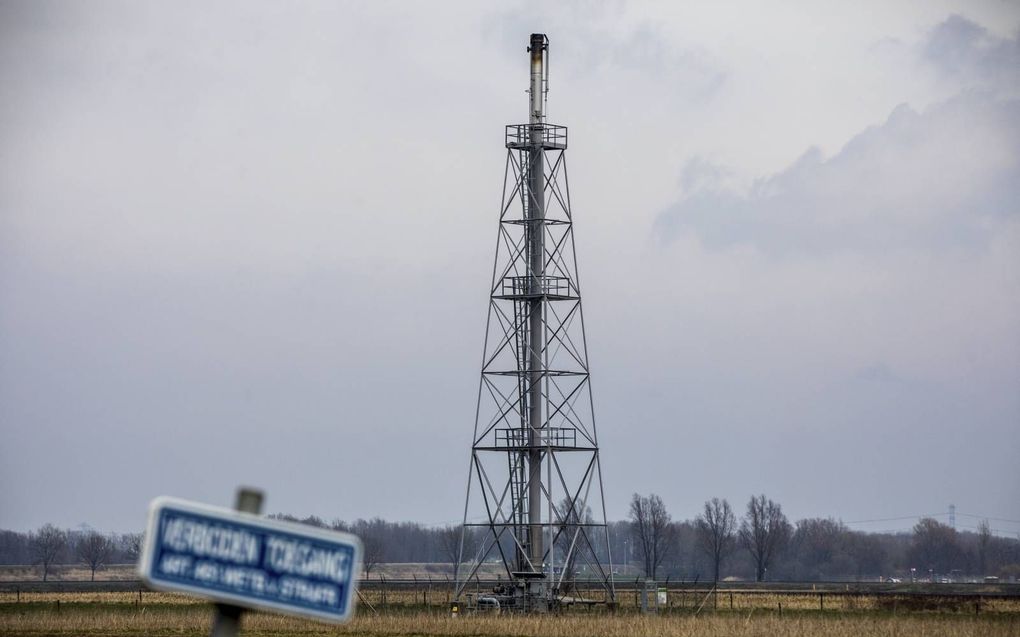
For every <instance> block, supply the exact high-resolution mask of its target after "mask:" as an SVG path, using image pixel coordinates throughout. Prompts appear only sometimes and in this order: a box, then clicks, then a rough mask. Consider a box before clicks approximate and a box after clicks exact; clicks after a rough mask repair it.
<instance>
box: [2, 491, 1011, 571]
mask: <svg viewBox="0 0 1020 637" xmlns="http://www.w3.org/2000/svg"><path fill="white" fill-rule="evenodd" d="M588 515H590V513H587V512H586V514H585V516H586V517H587V516H588ZM271 517H274V518H277V519H283V520H289V521H294V522H300V523H303V524H309V525H312V526H317V527H322V528H331V529H335V530H340V531H347V532H351V533H354V534H356V535H358V536H359V537H360V538H361V540H362V543H363V545H364V548H365V555H364V562H365V563H364V567H365V572H366V574H367V575H371V573H372V572H373V570H375V568H376V567H377V566H378V565H379V564H382V563H388V562H396V563H400V562H403V563H407V562H426V563H445V564H451V565H452V563H453V562H455V561H456V559H457V555H458V551H459V550H460V545H461V532H460V526H459V525H448V526H440V527H433V526H426V525H422V524H419V523H416V522H387V521H386V520H382V519H380V518H374V519H371V520H362V519H359V520H355V521H353V522H346V521H343V520H339V519H334V520H332V521H328V522H327V521H326V520H324V519H322V518H318V517H315V516H311V517H306V518H297V517H294V516H290V515H282V514H276V515H273V516H271ZM608 536H609V542H608V544H607V543H606V542H605V539H604V538H594V539H595V542H594V548H595V551H596V553H597V554H598V556H599V559H600V561H602V562H603V563H608V562H609V557H610V553H611V555H612V562H613V564H614V568H615V570H616V574H617V576H618V577H637V576H642V577H645V576H647V577H651V578H657V579H660V580H662V579H665V578H667V577H668V578H671V579H673V580H674V581H675V580H685V581H692V580H697V581H713V580H722V579H725V578H736V579H741V580H759V581H760V580H770V581H854V580H875V579H879V578H885V579H887V578H898V579H901V580H903V581H910V579H916V580H918V581H927V580H933V581H942V580H943V579H950V580H954V581H955V580H966V579H976V578H983V577H987V576H996V577H999V578H1001V579H1003V580H1004V581H1009V580H1014V581H1015V580H1016V579H1017V578H1020V539H1015V538H1004V537H999V536H996V535H994V534H993V533H992V532H991V529H990V528H989V525H988V523H987V522H986V521H985V522H981V523H980V524H979V525H978V530H977V531H976V532H971V531H958V530H956V529H954V528H952V527H950V526H948V525H945V524H942V523H940V522H938V521H937V520H934V519H932V518H922V519H921V520H919V521H918V523H917V524H916V525H915V526H914V528H913V530H912V531H911V532H906V533H865V532H861V531H854V530H851V529H850V528H848V527H847V526H846V525H845V524H843V523H842V522H841V521H839V520H835V519H832V518H808V519H803V520H798V521H796V522H793V523H791V522H790V521H789V520H788V519H787V518H786V515H785V514H784V513H783V511H782V507H781V506H780V505H779V504H778V503H777V502H774V501H773V500H771V499H769V498H767V497H765V496H764V495H759V496H755V497H752V498H751V499H750V500H749V501H748V502H747V503H746V504H745V506H744V507H742V510H741V511H740V513H739V514H738V512H737V511H736V510H734V508H733V507H732V506H731V505H730V503H729V502H728V501H726V500H725V499H719V498H713V499H711V500H709V501H707V502H705V505H704V508H703V510H702V512H701V513H700V514H699V515H698V516H697V517H696V518H695V519H693V520H683V521H674V520H673V519H672V517H671V516H670V514H669V512H668V511H667V510H666V507H665V505H664V504H663V502H662V499H661V498H659V497H658V496H657V495H654V494H651V495H648V496H640V495H637V494H635V495H634V496H633V498H632V500H631V506H630V516H629V519H628V520H624V521H617V522H610V523H609V525H608ZM484 538H485V529H479V528H473V529H470V532H469V533H468V534H467V538H466V540H465V542H464V554H465V557H466V558H468V556H471V555H474V554H475V553H476V552H477V550H478V548H479V547H483V546H484ZM140 544H141V534H138V533H129V534H121V535H111V534H101V533H98V532H96V531H92V530H83V531H82V530H74V531H65V530H62V529H58V528H56V527H54V526H53V525H50V524H47V525H45V526H43V527H42V528H40V529H38V530H36V531H33V532H31V533H18V532H15V531H2V530H0V564H5V565H12V564H19V565H29V564H31V565H36V566H37V567H38V569H39V573H40V576H41V577H42V578H43V579H46V578H47V577H49V575H50V574H51V573H52V571H53V568H54V567H55V566H57V565H68V564H79V565H83V566H84V567H86V568H87V569H89V570H90V572H91V574H92V577H93V578H94V577H95V572H96V571H97V570H100V569H102V568H103V567H104V566H106V565H109V564H119V563H130V562H134V561H136V560H137V558H138V552H139V549H140ZM505 548H507V549H510V547H509V546H508V547H505ZM451 573H452V566H451ZM576 574H577V575H578V576H580V577H585V576H586V575H587V573H586V572H585V569H584V567H583V566H580V568H578V569H577V572H576Z"/></svg>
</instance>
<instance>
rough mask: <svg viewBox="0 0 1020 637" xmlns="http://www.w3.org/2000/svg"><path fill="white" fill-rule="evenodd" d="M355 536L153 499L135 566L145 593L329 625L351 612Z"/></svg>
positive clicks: (357, 563)
mask: <svg viewBox="0 0 1020 637" xmlns="http://www.w3.org/2000/svg"><path fill="white" fill-rule="evenodd" d="M360 568H361V542H360V540H358V538H357V537H356V536H354V535H350V534H348V533H338V532H334V531H326V530H323V529H317V528H315V527H310V526H305V525H301V524H294V523H290V522H281V521H278V520H270V519H267V518H263V517H260V516H257V515H253V514H250V513H241V512H238V511H233V510H231V509H221V508H218V507H211V506H206V505H203V504H196V503H193V502H185V501H183V500H176V499H173V498H156V499H155V500H153V501H152V505H151V506H150V508H149V527H148V530H147V532H146V534H145V545H144V546H143V548H142V556H141V560H140V562H139V566H138V569H139V575H140V576H141V578H142V581H143V582H145V583H146V584H147V585H148V586H150V587H152V588H154V589H156V590H163V591H169V592H182V593H193V594H195V595H201V596H203V597H207V598H209V599H213V600H216V601H219V602H224V603H228V604H235V605H237V606H246V607H251V608H261V609H265V610H272V611H278V612H283V613H289V614H292V615H300V616H304V617H313V618H316V619H325V620H327V621H337V622H339V621H344V620H346V619H348V618H349V617H350V616H351V614H352V613H353V612H354V594H355V590H356V588H357V583H358V580H357V575H358V572H359V569H360Z"/></svg>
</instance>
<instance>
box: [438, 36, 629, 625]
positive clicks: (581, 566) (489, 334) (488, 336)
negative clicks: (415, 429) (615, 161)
mask: <svg viewBox="0 0 1020 637" xmlns="http://www.w3.org/2000/svg"><path fill="white" fill-rule="evenodd" d="M527 50H528V54H529V61H530V74H529V88H528V91H527V92H528V104H529V105H528V122H527V123H526V124H510V125H508V126H506V133H505V146H506V151H507V155H506V168H505V172H504V179H503V195H502V198H501V205H500V212H499V229H498V234H497V242H496V256H495V263H494V265H493V271H492V284H491V287H490V290H489V311H488V320H487V323H486V332H485V344H484V346H483V352H482V370H481V379H480V381H479V388H478V404H477V409H476V413H475V427H474V435H473V437H472V444H471V459H470V464H469V470H468V485H467V494H466V496H465V502H464V523H463V526H462V527H461V538H460V547H459V551H458V557H457V565H456V569H455V579H456V588H455V595H454V600H455V601H454V609H455V611H456V610H459V609H461V608H463V609H465V610H471V609H476V610H482V609H492V610H495V609H498V610H499V611H509V612H549V611H556V610H559V609H560V608H562V607H564V606H566V605H572V604H595V603H608V604H615V588H614V585H613V575H612V556H611V555H610V548H609V537H608V527H607V525H606V512H605V493H604V489H603V485H602V467H601V464H600V461H599V445H598V436H597V434H596V430H595V413H594V409H593V406H592V389H591V379H590V374H589V366H588V346H587V340H586V337H585V331H584V317H583V312H582V306H581V289H580V283H579V280H578V275H577V257H576V253H575V246H574V233H573V215H572V212H571V207H570V189H569V187H568V183H567V164H566V150H567V128H566V127H565V126H559V125H555V124H549V123H548V122H547V121H546V106H547V101H548V100H547V98H548V91H549V39H548V38H547V37H546V36H545V35H544V34H532V35H531V39H530V43H529V46H528V49H527Z"/></svg>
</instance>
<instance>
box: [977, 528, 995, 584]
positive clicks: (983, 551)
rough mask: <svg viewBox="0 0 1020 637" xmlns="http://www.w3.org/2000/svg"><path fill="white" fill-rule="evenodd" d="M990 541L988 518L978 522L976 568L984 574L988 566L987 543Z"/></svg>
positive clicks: (990, 533) (990, 532)
mask: <svg viewBox="0 0 1020 637" xmlns="http://www.w3.org/2000/svg"><path fill="white" fill-rule="evenodd" d="M991 543H992V528H991V527H990V526H989V524H988V520H981V521H980V522H978V570H979V571H980V573H981V575H982V576H984V575H985V571H986V570H987V568H988V545H989V544H991Z"/></svg>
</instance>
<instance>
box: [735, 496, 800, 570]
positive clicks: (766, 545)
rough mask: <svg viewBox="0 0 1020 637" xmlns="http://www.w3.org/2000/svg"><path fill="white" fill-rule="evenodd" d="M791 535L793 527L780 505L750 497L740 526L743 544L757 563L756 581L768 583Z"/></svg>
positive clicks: (755, 564) (760, 497)
mask: <svg viewBox="0 0 1020 637" xmlns="http://www.w3.org/2000/svg"><path fill="white" fill-rule="evenodd" d="M790 532H791V529H790V523H789V522H788V521H787V520H786V516H785V515H783V508H782V507H781V506H779V504H778V503H776V502H773V501H772V500H769V499H767V498H766V497H765V496H764V495H759V496H751V499H750V500H749V501H748V503H747V513H746V514H744V519H743V521H741V523H740V541H741V543H742V544H743V545H744V548H746V549H747V550H748V551H749V552H750V553H751V557H752V558H753V559H754V566H755V574H754V576H755V580H756V581H759V582H763V581H765V573H766V571H767V570H768V568H769V564H771V563H772V559H773V558H774V557H775V556H776V554H777V553H778V552H779V551H780V550H782V549H783V547H784V546H785V545H786V542H787V541H788V540H789V539H790Z"/></svg>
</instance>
